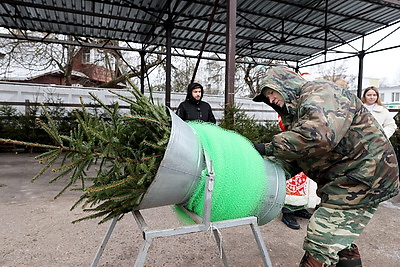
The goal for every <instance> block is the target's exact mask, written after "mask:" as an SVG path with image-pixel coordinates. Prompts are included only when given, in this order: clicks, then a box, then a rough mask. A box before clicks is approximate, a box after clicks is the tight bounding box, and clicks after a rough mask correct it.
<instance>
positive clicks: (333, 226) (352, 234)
mask: <svg viewBox="0 0 400 267" xmlns="http://www.w3.org/2000/svg"><path fill="white" fill-rule="evenodd" d="M376 209H377V206H375V207H367V208H362V209H350V210H337V209H330V208H324V207H320V208H318V209H317V210H316V211H315V212H314V214H313V216H312V217H311V219H310V221H309V224H308V226H307V236H306V238H305V240H304V244H303V248H304V250H306V251H308V252H309V253H310V254H311V255H312V256H313V257H314V258H316V259H317V260H319V261H321V262H324V263H325V264H327V265H336V263H337V262H338V261H339V256H338V252H339V251H341V250H343V249H346V248H350V247H351V245H352V243H353V242H354V240H355V239H356V238H357V237H358V236H359V235H360V234H361V232H362V231H363V230H364V228H365V226H366V225H367V224H368V222H369V221H370V220H371V218H372V216H373V214H374V213H375V211H376Z"/></svg>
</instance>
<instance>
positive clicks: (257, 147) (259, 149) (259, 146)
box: [253, 143, 265, 156]
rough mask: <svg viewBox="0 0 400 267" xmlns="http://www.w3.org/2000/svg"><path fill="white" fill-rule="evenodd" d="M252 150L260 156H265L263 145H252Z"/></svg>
mask: <svg viewBox="0 0 400 267" xmlns="http://www.w3.org/2000/svg"><path fill="white" fill-rule="evenodd" d="M253 146H254V148H255V149H256V150H257V152H258V153H260V155H261V156H263V155H265V144H254V143H253Z"/></svg>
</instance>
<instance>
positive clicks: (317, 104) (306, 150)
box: [253, 66, 399, 266]
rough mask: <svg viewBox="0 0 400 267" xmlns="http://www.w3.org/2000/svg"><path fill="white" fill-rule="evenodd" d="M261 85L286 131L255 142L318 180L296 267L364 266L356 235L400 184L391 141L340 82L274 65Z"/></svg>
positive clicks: (293, 171) (262, 96)
mask: <svg viewBox="0 0 400 267" xmlns="http://www.w3.org/2000/svg"><path fill="white" fill-rule="evenodd" d="M261 88H262V91H261V93H260V94H259V95H258V96H256V97H255V98H254V99H253V100H254V101H256V102H264V103H266V104H268V105H270V106H271V107H272V108H273V109H274V110H275V111H277V112H278V113H279V114H280V115H281V117H282V121H283V124H284V126H285V128H286V129H287V131H286V132H282V133H279V134H277V135H275V136H274V138H273V140H272V141H271V142H270V143H267V144H255V147H256V149H257V150H258V151H259V152H260V154H262V155H266V156H272V158H274V159H276V160H277V161H279V162H280V163H281V165H282V167H284V168H285V169H286V170H287V171H288V172H289V173H290V175H294V174H296V173H299V172H300V171H303V172H304V173H305V174H306V175H307V176H308V177H310V178H311V179H313V180H314V181H315V182H316V183H317V184H318V190H317V194H318V196H319V197H321V204H320V207H319V208H318V209H317V210H316V211H315V212H314V214H313V216H312V218H311V219H310V222H309V225H308V228H307V236H306V238H305V241H304V245H303V248H304V249H305V251H306V253H305V255H304V257H303V259H302V262H301V263H300V266H335V265H336V266H344V265H343V264H347V265H346V266H361V259H360V256H359V253H358V249H357V246H355V245H354V244H353V241H354V240H355V239H356V238H357V237H358V236H359V235H360V233H361V232H362V230H363V229H364V228H365V226H366V224H367V223H368V222H369V220H370V219H371V218H372V215H373V214H374V212H375V211H376V209H377V206H378V204H379V203H380V202H382V201H384V200H387V199H389V198H391V197H393V196H395V195H397V194H398V191H399V188H398V187H399V169H398V165H397V159H396V154H395V152H394V150H393V147H392V145H391V143H390V142H389V140H388V139H387V138H386V137H385V135H384V133H383V132H382V129H381V127H380V126H379V124H378V122H377V121H376V120H375V119H374V117H373V116H372V115H371V113H369V112H368V110H367V109H366V108H365V107H364V106H363V104H362V102H361V101H360V100H359V99H358V98H357V97H356V96H355V95H353V94H352V93H350V92H349V91H348V90H347V89H345V88H342V87H340V86H339V85H337V84H334V83H331V82H328V81H313V82H307V81H306V80H305V79H303V78H302V77H301V76H300V75H298V74H296V73H295V72H294V71H292V70H290V69H289V68H287V67H283V66H279V67H273V68H271V69H270V70H269V71H268V72H267V74H266V77H265V79H264V80H263V83H262V87H261ZM276 93H278V94H276ZM289 177H291V176H289Z"/></svg>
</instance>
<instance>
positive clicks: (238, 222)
mask: <svg viewBox="0 0 400 267" xmlns="http://www.w3.org/2000/svg"><path fill="white" fill-rule="evenodd" d="M207 165H208V166H207V167H208V171H209V174H208V175H207V178H206V185H205V186H206V190H205V194H204V211H203V218H201V217H199V216H198V215H197V214H194V213H192V212H190V211H188V210H186V209H185V208H184V207H183V206H180V208H181V209H182V210H183V211H184V212H185V213H186V214H187V215H188V216H189V217H190V218H192V219H193V220H194V221H195V222H196V224H195V225H190V226H182V227H178V228H173V229H162V230H149V229H148V226H147V224H146V222H145V220H144V218H143V216H142V214H141V213H140V211H139V210H137V211H133V212H132V215H133V217H134V218H135V220H136V222H137V224H138V226H139V228H140V230H141V231H142V233H143V239H144V241H143V243H142V245H141V246H140V248H139V254H138V256H137V258H136V261H135V265H134V266H135V267H139V266H143V265H144V263H145V260H146V255H147V251H148V249H149V248H150V245H151V243H152V242H153V239H154V238H157V237H165V236H175V235H182V234H189V233H195V232H204V231H209V230H212V231H213V233H214V237H215V241H216V243H217V245H218V248H219V249H220V253H221V256H222V260H223V262H224V266H228V261H227V258H226V255H225V251H224V249H223V245H222V242H221V233H220V231H219V230H218V229H222V228H229V227H235V226H242V225H250V227H251V229H252V232H253V235H254V238H255V240H256V242H257V245H258V248H259V250H260V252H261V256H262V259H263V262H264V265H265V266H268V267H272V263H271V260H270V258H269V255H268V252H267V248H266V246H265V243H264V241H263V239H262V235H261V231H260V228H259V227H258V224H257V218H256V217H254V216H251V217H246V218H239V219H232V220H225V221H218V222H211V200H212V191H213V188H214V179H215V174H214V172H213V169H212V165H211V161H209V164H207ZM118 219H120V218H119V217H118V218H117V217H116V218H114V219H113V221H112V222H111V225H110V227H109V229H108V230H107V232H106V234H105V236H104V238H103V241H102V243H101V245H100V247H99V249H98V251H97V253H96V256H95V258H94V260H93V263H92V265H91V266H92V267H95V266H97V264H98V263H99V261H100V257H101V255H102V253H103V251H104V248H105V246H106V244H107V242H108V240H109V238H110V236H111V233H112V232H113V230H114V227H115V225H116V223H117V221H118Z"/></svg>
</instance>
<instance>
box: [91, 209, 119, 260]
mask: <svg viewBox="0 0 400 267" xmlns="http://www.w3.org/2000/svg"><path fill="white" fill-rule="evenodd" d="M119 218H120V217H114V219H113V220H112V222H111V224H110V227H108V230H107V232H106V235H105V236H104V238H103V241H102V242H101V245H100V247H99V249H98V250H97V253H96V256H95V257H94V260H93V262H92V265H91V267H96V266H97V264H98V263H99V261H100V258H101V255H102V254H103V251H104V249H105V247H106V245H107V242H108V239H110V236H111V234H112V232H113V231H114V227H115V225H116V224H117V221H118V219H119Z"/></svg>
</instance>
